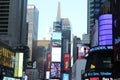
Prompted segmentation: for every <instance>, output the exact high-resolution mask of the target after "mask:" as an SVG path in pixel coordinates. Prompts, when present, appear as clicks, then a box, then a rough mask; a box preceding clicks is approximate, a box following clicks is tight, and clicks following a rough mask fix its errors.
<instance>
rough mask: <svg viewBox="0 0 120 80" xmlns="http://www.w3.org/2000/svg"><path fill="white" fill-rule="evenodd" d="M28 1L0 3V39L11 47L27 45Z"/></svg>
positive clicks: (10, 0)
mask: <svg viewBox="0 0 120 80" xmlns="http://www.w3.org/2000/svg"><path fill="white" fill-rule="evenodd" d="M26 11H27V0H1V1H0V39H1V40H2V41H4V42H6V43H7V44H8V45H9V46H11V47H16V46H18V45H26V44H27V40H26V39H27V23H26Z"/></svg>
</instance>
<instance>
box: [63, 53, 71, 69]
mask: <svg viewBox="0 0 120 80" xmlns="http://www.w3.org/2000/svg"><path fill="white" fill-rule="evenodd" d="M69 68H70V54H68V53H66V54H64V69H63V70H64V71H67V70H68V69H69Z"/></svg>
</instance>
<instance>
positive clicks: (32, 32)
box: [27, 4, 39, 61]
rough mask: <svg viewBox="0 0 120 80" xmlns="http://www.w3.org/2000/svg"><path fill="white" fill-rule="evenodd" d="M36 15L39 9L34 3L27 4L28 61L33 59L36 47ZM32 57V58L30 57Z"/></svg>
mask: <svg viewBox="0 0 120 80" xmlns="http://www.w3.org/2000/svg"><path fill="white" fill-rule="evenodd" d="M38 16H39V11H38V10H37V8H36V7H35V5H32V4H29V5H28V6H27V17H28V44H27V45H28V46H29V48H30V58H29V61H32V60H33V59H35V55H34V54H35V49H36V48H37V36H38ZM32 57H33V59H32Z"/></svg>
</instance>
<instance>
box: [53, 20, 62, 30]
mask: <svg viewBox="0 0 120 80" xmlns="http://www.w3.org/2000/svg"><path fill="white" fill-rule="evenodd" d="M61 29H62V27H61V22H59V21H56V22H54V23H53V31H60V30H61Z"/></svg>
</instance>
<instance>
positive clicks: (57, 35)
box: [52, 32, 62, 47]
mask: <svg viewBox="0 0 120 80" xmlns="http://www.w3.org/2000/svg"><path fill="white" fill-rule="evenodd" d="M61 36H62V34H61V32H53V36H52V46H53V47H61Z"/></svg>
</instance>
